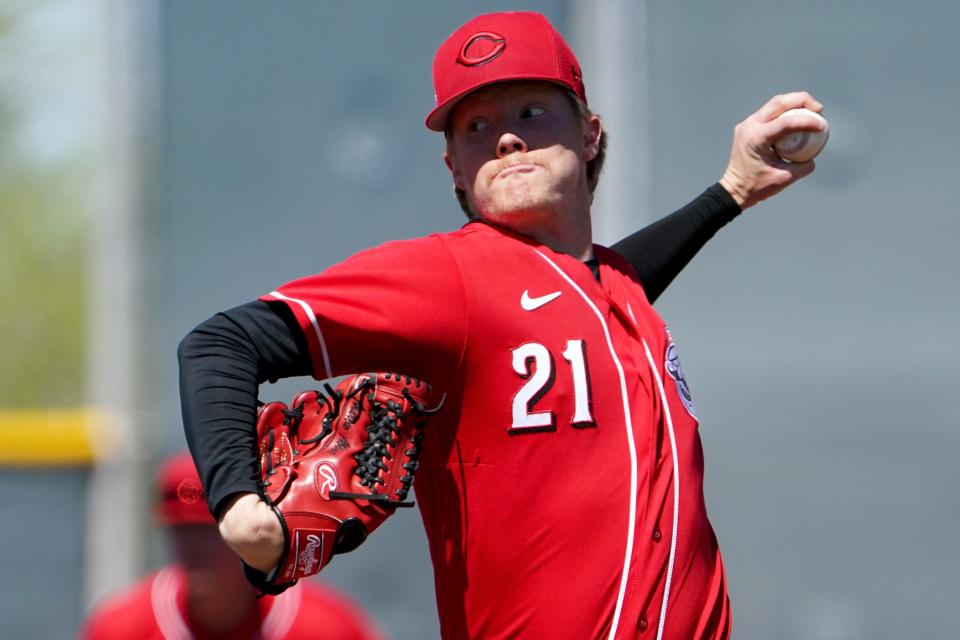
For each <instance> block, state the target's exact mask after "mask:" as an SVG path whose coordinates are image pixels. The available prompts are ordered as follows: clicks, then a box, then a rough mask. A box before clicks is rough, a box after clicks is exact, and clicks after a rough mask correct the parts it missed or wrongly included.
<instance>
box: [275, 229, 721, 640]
mask: <svg viewBox="0 0 960 640" xmlns="http://www.w3.org/2000/svg"><path fill="white" fill-rule="evenodd" d="M596 256H597V258H598V259H599V264H600V266H599V272H600V278H599V281H598V280H597V279H596V278H595V277H594V274H593V273H592V271H591V270H590V268H589V267H588V266H587V265H585V264H583V263H582V262H581V261H579V260H577V259H576V258H574V257H572V256H570V255H566V254H562V253H557V252H554V251H552V250H551V249H549V248H548V247H546V246H544V245H541V244H539V243H537V242H535V241H533V240H531V239H529V238H527V237H525V236H522V235H518V234H513V233H511V232H509V231H505V230H502V229H499V228H496V227H493V226H490V225H487V224H483V223H478V222H474V223H470V224H467V225H466V226H465V227H463V228H462V229H460V230H459V231H456V232H453V233H448V234H438V235H432V236H428V237H426V238H421V239H417V240H410V241H402V242H392V243H387V244H385V245H382V246H380V247H378V248H375V249H371V250H368V251H364V252H361V253H359V254H357V255H355V256H353V257H352V258H350V259H348V260H346V261H344V262H342V263H340V264H338V265H336V266H334V267H332V268H330V269H328V270H327V271H325V272H323V273H321V274H319V275H315V276H311V277H307V278H303V279H301V280H297V281H294V282H291V283H289V284H287V285H285V286H283V287H281V288H280V289H279V290H278V291H275V292H273V293H271V294H268V295H266V296H263V298H262V299H264V300H283V301H285V302H287V304H288V305H289V307H290V308H291V309H292V310H293V312H294V313H295V314H296V316H297V318H298V319H299V322H300V324H301V326H302V328H303V330H304V332H305V334H306V336H307V340H308V342H309V344H310V348H311V351H312V354H313V357H314V367H315V375H316V376H317V377H318V378H326V377H330V376H335V375H341V374H346V373H354V372H359V371H371V370H388V371H400V372H403V373H408V374H411V375H415V376H418V377H421V378H423V379H424V380H427V381H428V382H431V383H432V384H433V385H434V386H435V387H437V388H438V389H439V390H440V391H442V392H445V393H446V394H447V403H446V405H445V407H444V409H443V410H442V411H441V412H440V413H439V414H437V415H436V416H434V417H433V419H432V420H431V423H430V425H429V427H428V428H427V435H426V439H425V441H424V446H423V452H422V463H421V467H420V471H419V472H418V475H417V479H416V485H415V486H416V494H417V499H418V501H419V504H420V510H421V514H422V517H423V521H424V525H425V528H426V531H427V536H428V538H429V544H430V551H431V555H432V559H433V564H434V574H435V582H436V590H437V603H438V607H439V612H440V624H441V630H442V633H443V636H444V637H445V638H449V639H451V640H454V639H456V640H460V639H462V638H484V639H491V638H503V639H506V638H551V639H562V638H570V639H576V640H584V639H588V638H597V639H599V638H609V639H613V638H635V637H651V638H670V639H676V640H690V639H691V638H726V637H728V636H729V627H730V610H729V602H728V598H727V593H726V583H725V578H724V571H723V565H722V562H721V558H720V553H719V550H718V547H717V542H716V538H715V536H714V533H713V530H712V528H711V526H710V523H709V521H708V520H707V512H706V508H705V505H704V499H703V490H702V479H703V455H702V450H701V445H700V438H699V435H698V432H697V425H698V423H697V419H696V417H695V415H694V411H695V410H694V405H693V402H692V399H691V397H690V393H689V389H688V388H687V383H686V380H685V378H684V376H683V371H682V368H681V367H680V362H679V359H678V358H677V355H676V349H675V347H674V345H673V343H672V341H671V338H670V334H669V331H668V330H667V328H666V326H665V325H664V323H663V321H662V320H661V319H660V317H659V316H658V315H657V313H656V312H655V311H654V310H653V308H652V307H651V306H650V304H649V303H648V302H647V299H646V296H645V295H644V292H643V289H642V288H641V286H640V284H639V282H638V280H637V277H636V273H635V272H634V270H633V269H632V267H630V266H629V264H628V263H627V262H626V261H625V260H624V259H623V258H621V257H620V256H619V255H617V254H616V253H615V252H613V251H610V250H608V249H604V248H602V247H596Z"/></svg>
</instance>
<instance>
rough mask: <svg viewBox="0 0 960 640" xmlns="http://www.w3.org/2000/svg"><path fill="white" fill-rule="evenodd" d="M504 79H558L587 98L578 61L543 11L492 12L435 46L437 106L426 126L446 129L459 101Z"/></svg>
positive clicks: (437, 129) (585, 99)
mask: <svg viewBox="0 0 960 640" xmlns="http://www.w3.org/2000/svg"><path fill="white" fill-rule="evenodd" d="M504 80H548V81H550V82H556V83H558V84H560V85H563V86H565V87H568V88H569V89H570V90H571V91H573V92H574V93H575V94H576V95H577V96H578V97H579V98H580V99H581V100H583V102H584V103H586V102H587V93H586V90H585V89H584V87H583V77H582V74H581V72H580V63H579V62H577V58H576V56H574V55H573V51H572V50H571V49H570V47H569V46H568V45H567V43H566V42H565V41H564V39H563V37H562V36H561V35H560V34H559V33H558V32H557V30H556V29H554V28H553V25H551V24H550V22H549V21H548V20H547V19H546V18H545V17H544V16H543V15H541V14H539V13H535V12H532V11H507V12H504V13H488V14H485V15H482V16H477V17H476V18H474V19H472V20H470V21H469V22H467V23H466V24H464V25H463V26H462V27H460V28H459V29H457V30H456V31H454V32H453V33H452V34H450V37H449V38H447V39H446V40H445V41H444V42H443V44H441V45H440V48H439V49H437V55H436V57H435V58H434V59H433V88H434V91H435V96H436V101H437V106H436V107H435V108H434V110H433V111H431V112H430V114H429V115H428V116H427V120H426V123H427V128H428V129H433V130H434V131H443V130H444V129H445V128H446V125H447V116H449V115H450V110H451V109H453V107H454V105H456V104H457V102H459V101H460V100H461V99H463V98H464V97H465V96H466V95H467V94H468V93H470V92H471V91H475V90H476V89H479V88H480V87H484V86H486V85H488V84H493V83H494V82H502V81H504Z"/></svg>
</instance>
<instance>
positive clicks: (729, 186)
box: [612, 91, 823, 303]
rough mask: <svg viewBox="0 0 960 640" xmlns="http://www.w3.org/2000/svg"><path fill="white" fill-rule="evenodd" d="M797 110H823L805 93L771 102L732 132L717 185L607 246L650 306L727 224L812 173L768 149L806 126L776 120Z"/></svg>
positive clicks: (806, 164)
mask: <svg viewBox="0 0 960 640" xmlns="http://www.w3.org/2000/svg"><path fill="white" fill-rule="evenodd" d="M801 107H805V108H808V109H811V110H812V111H816V112H818V113H819V112H820V111H822V110H823V105H822V104H820V102H818V101H817V100H816V99H815V98H813V96H811V95H810V94H809V93H807V92H805V91H798V92H795V93H786V94H782V95H778V96H774V97H773V98H771V99H770V100H769V101H768V102H767V103H766V104H765V105H763V107H761V108H760V109H759V110H757V111H756V112H755V113H753V114H751V115H750V116H749V117H747V118H746V119H745V120H744V121H743V122H741V123H740V124H738V125H737V126H736V127H735V128H734V134H733V145H732V148H731V152H730V161H729V163H728V164H727V168H726V170H725V171H724V173H723V177H722V178H721V179H720V181H719V182H718V183H716V184H714V185H713V186H711V187H710V188H708V189H707V190H706V191H704V192H703V193H702V194H701V195H700V196H699V197H697V198H696V199H694V200H693V201H691V202H690V203H689V204H687V205H686V206H684V207H682V208H681V209H678V210H677V211H675V212H673V213H672V214H670V215H668V216H666V217H664V218H661V219H660V220H658V221H656V222H654V223H653V224H651V225H649V226H647V227H644V228H643V229H641V230H640V231H637V232H635V233H633V234H632V235H630V236H627V237H626V238H624V239H623V240H621V241H620V242H618V243H616V244H614V245H613V246H612V249H614V250H615V251H617V252H618V253H619V254H620V255H622V256H623V257H624V258H626V259H627V260H628V261H629V262H630V264H631V265H632V266H633V267H634V269H636V271H637V274H638V275H639V277H640V282H641V283H642V284H643V288H644V291H645V292H646V294H647V299H648V300H649V301H650V302H651V303H653V302H654V301H655V300H656V299H657V298H658V297H659V296H660V294H661V293H663V292H664V291H665V290H666V288H667V287H668V286H669V285H670V283H671V282H673V279H674V278H676V277H677V275H678V274H679V273H680V272H681V271H682V270H683V269H684V267H686V266H687V264H688V263H689V262H690V260H692V259H693V257H694V256H695V255H697V253H698V252H699V251H700V249H702V248H703V247H704V245H706V243H707V241H709V240H710V238H712V237H713V236H714V234H716V233H717V231H719V230H720V229H721V228H723V227H724V226H725V225H726V224H727V223H728V222H730V221H731V220H733V219H734V218H736V217H737V216H738V215H739V214H740V213H741V212H742V211H744V210H745V209H748V208H749V207H752V206H753V205H755V204H757V203H758V202H760V201H762V200H765V199H767V198H769V197H771V196H773V195H775V194H777V193H779V192H780V191H782V190H783V189H785V188H787V187H788V186H790V185H791V184H793V183H794V182H796V181H797V180H800V179H801V178H804V177H806V176H808V175H810V174H811V173H813V170H814V168H815V165H814V163H813V161H810V162H802V163H794V164H791V163H787V162H784V161H782V160H780V159H779V158H778V157H777V155H776V154H775V153H774V152H773V150H772V149H771V146H772V145H773V142H774V141H775V140H776V139H778V138H779V137H781V136H783V135H785V134H786V133H789V132H790V131H792V130H793V129H796V128H797V127H802V126H804V125H805V124H807V123H806V121H802V122H801V121H796V122H794V123H792V124H791V123H788V122H785V121H784V120H785V119H781V120H777V118H778V116H779V115H780V114H782V113H784V112H785V111H788V110H790V109H797V108H801Z"/></svg>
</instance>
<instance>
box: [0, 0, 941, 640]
mask: <svg viewBox="0 0 960 640" xmlns="http://www.w3.org/2000/svg"><path fill="white" fill-rule="evenodd" d="M506 8H524V9H534V10H539V11H542V12H544V13H545V14H547V16H548V17H549V18H550V19H551V21H552V22H553V23H554V24H555V25H556V26H557V27H558V28H559V29H560V30H561V31H563V32H564V33H566V34H567V35H568V36H569V38H570V40H571V42H572V44H573V45H574V48H575V50H577V51H578V53H579V55H580V57H581V61H582V63H583V66H584V68H585V69H584V72H585V79H586V83H587V91H588V95H589V96H590V98H591V106H592V107H593V108H594V109H595V110H597V111H598V112H599V113H600V114H601V115H603V116H604V117H605V120H606V125H607V128H608V130H609V131H610V133H611V157H610V161H609V162H610V166H609V168H608V173H607V174H606V175H605V176H604V180H602V181H601V186H600V192H599V195H598V198H597V202H596V216H597V224H596V227H597V232H598V236H599V237H600V239H601V240H602V241H606V242H610V241H614V240H616V239H617V238H619V237H620V236H621V235H622V234H624V233H626V232H628V231H630V230H631V229H633V228H636V227H638V226H641V225H643V224H645V223H646V222H649V221H651V220H653V219H655V218H657V217H659V216H661V215H663V214H666V213H668V212H670V211H672V210H673V209H675V208H676V207H678V206H680V205H682V204H684V203H685V202H687V201H688V200H689V199H690V198H692V197H693V196H695V195H696V194H697V193H699V191H701V190H702V189H703V188H705V187H706V186H708V185H709V184H711V183H712V182H714V181H715V180H716V179H717V178H719V176H720V174H721V173H722V171H723V168H724V166H725V163H726V159H727V154H728V152H729V144H730V138H731V135H732V128H733V126H734V124H736V123H737V122H738V121H740V120H742V119H743V118H744V117H745V116H747V115H748V114H749V113H751V112H752V111H754V110H755V109H757V108H758V107H759V106H760V105H761V104H762V103H763V102H765V101H766V100H767V99H768V98H769V97H770V96H771V95H773V94H775V93H778V92H782V91H787V90H792V89H796V88H804V89H808V90H810V91H811V92H813V93H814V94H815V95H816V96H817V97H818V98H819V99H820V100H821V101H822V102H823V103H824V104H825V105H826V109H825V114H826V115H827V117H828V118H829V119H830V121H831V125H832V132H831V140H830V143H829V145H828V147H827V150H826V151H825V152H824V154H823V155H822V156H821V157H820V158H818V161H817V163H818V170H817V172H816V174H815V175H814V176H812V177H811V178H809V179H808V180H805V181H804V182H802V183H800V184H798V185H796V186H795V187H793V188H791V189H790V190H789V191H787V192H786V193H784V194H782V195H780V196H778V197H777V198H776V199H774V200H772V201H770V202H768V203H764V204H761V205H759V206H758V207H756V208H755V209H752V210H750V211H748V212H747V213H746V214H745V215H744V216H743V217H741V218H740V219H738V220H737V221H735V222H734V223H733V224H732V225H731V226H730V227H729V228H727V229H725V230H723V231H722V232H721V233H720V234H719V235H718V236H717V237H716V238H715V239H714V240H713V241H712V242H711V244H710V245H709V246H708V247H707V248H706V249H705V250H704V251H703V252H702V253H701V254H700V255H699V256H698V257H697V258H696V260H695V262H694V263H693V264H692V265H691V266H690V267H688V269H687V270H686V271H685V272H684V273H683V274H682V275H681V276H680V277H679V278H678V279H677V281H676V282H675V284H674V285H673V286H672V288H671V289H670V290H669V291H668V292H667V293H666V294H665V295H664V296H663V298H662V299H661V301H660V302H659V303H658V309H659V311H660V312H661V314H662V315H664V317H665V318H666V319H667V321H668V322H669V323H670V325H671V328H672V330H673V334H674V336H675V338H676V340H677V342H678V346H679V348H680V351H681V353H682V354H683V358H684V366H685V370H686V371H687V376H688V380H689V381H690V383H691V386H692V390H693V392H694V397H695V399H696V401H697V403H698V408H699V414H700V416H701V420H702V425H701V433H702V437H703V440H704V446H705V449H706V456H707V459H706V464H707V467H706V472H707V477H706V486H707V498H708V505H709V507H710V511H711V518H712V520H713V523H714V526H715V529H716V531H717V535H718V537H719V539H720V544H721V548H722V549H723V551H724V554H725V558H726V564H727V571H728V578H729V585H730V593H731V599H732V601H733V607H734V629H735V631H734V637H735V638H738V639H757V640H759V639H766V638H785V639H794V638H795V639H798V640H800V639H804V640H807V639H812V640H859V639H866V638H890V639H899V638H906V637H914V638H955V637H957V636H958V635H960V623H957V622H956V620H955V616H954V609H955V607H954V603H953V600H954V597H955V595H956V593H957V592H958V587H960V585H958V580H957V578H956V576H957V575H958V573H960V554H958V552H957V550H956V548H955V547H954V546H953V539H954V538H953V536H954V535H955V531H956V530H957V528H958V525H960V510H958V506H960V505H958V500H957V498H956V495H955V492H954V487H955V486H956V485H957V484H958V479H960V477H958V476H960V474H958V471H957V467H956V464H955V462H954V457H955V452H956V451H957V450H958V445H960V431H958V410H957V408H956V403H955V401H954V399H955V397H956V396H955V395H954V394H956V393H957V391H958V381H960V364H958V362H960V359H958V356H960V341H958V340H957V338H956V336H955V330H956V326H957V319H958V318H960V313H958V312H960V309H958V306H960V304H958V296H957V289H958V287H957V277H958V275H960V273H958V272H960V257H958V254H957V251H956V249H955V248H954V244H955V240H954V238H955V237H956V236H957V234H958V232H960V220H958V217H957V216H956V215H955V211H954V210H955V206H951V205H952V204H953V203H952V200H953V199H954V198H952V196H953V191H954V183H955V182H956V179H957V169H956V165H955V163H954V156H955V150H956V149H957V148H958V146H960V133H958V127H957V125H956V123H955V118H954V117H953V111H954V109H953V106H954V105H955V104H956V103H957V102H958V99H960V85H958V83H957V81H956V79H955V76H956V72H955V70H954V68H953V67H954V66H955V64H956V61H957V60H958V59H960V45H958V38H957V30H956V25H957V24H958V23H960V7H958V6H957V5H956V4H955V3H950V2H946V1H945V0H928V1H926V2H919V3H913V4H911V5H909V6H908V5H906V4H903V3H895V2H889V1H888V0H878V1H874V2H870V3H866V2H854V1H849V2H819V1H815V2H808V3H804V4H796V3H786V2H770V1H761V0H736V1H733V2H725V3H709V2H693V3H668V2H662V1H659V0H657V1H650V2H646V3H631V2H627V1H626V0H621V1H617V0H604V1H602V2H591V3H587V2H586V1H585V0H584V1H575V0H566V1H564V0H554V1H542V2H529V3H525V4H524V5H523V6H522V7H517V6H516V5H510V4H507V3H504V2H482V3H480V2H471V3H466V2H446V3H430V2H425V1H420V0H418V1H415V2H414V1H410V2H405V3H377V2H352V3H333V2H290V3H284V4H283V5H282V6H279V5H266V4H263V3H253V2H239V3H238V2H225V1H217V2H205V3H192V2H185V1H179V2H177V1H174V2H168V3H162V4H159V3H153V2H146V1H141V2H120V1H119V0H82V1H79V2H67V1H66V0H42V1H38V2H26V1H22V2H13V1H10V0H7V1H5V2H2V3H0V56H3V58H2V59H3V64H2V65H0V92H2V93H0V100H2V102H0V107H2V110H0V116H2V118H0V127H2V128H0V136H2V147H0V161H2V163H3V172H2V175H0V207H2V219H0V220H2V227H0V266H2V269H0V285H2V298H0V300H2V306H0V314H2V315H0V327H2V329H3V331H4V335H3V338H2V350H0V354H2V360H3V367H0V372H2V373H0V375H2V376H4V377H3V384H2V385H0V387H2V388H0V399H2V407H3V408H4V409H5V411H3V412H0V439H2V444H3V450H2V454H0V463H2V466H0V486H2V488H3V491H4V495H5V497H7V499H6V500H5V501H4V506H3V510H2V512H0V513H2V517H0V540H2V541H3V545H2V550H0V566H3V567H4V573H5V575H8V576H17V578H12V577H8V579H7V580H5V586H4V587H3V588H2V596H0V620H3V621H4V623H5V631H11V637H22V638H30V637H35V638H55V637H69V636H70V635H71V633H72V632H73V629H75V627H76V625H77V624H78V622H79V619H80V617H81V616H82V615H83V612H84V610H85V608H86V607H87V606H88V605H89V603H90V602H91V601H92V600H94V599H96V598H97V597H99V596H101V595H102V594H103V593H105V592H107V591H110V590H113V589H115V588H117V587H119V586H120V585H122V584H124V583H126V582H128V581H129V580H131V579H132V578H133V577H134V576H136V575H140V574H142V573H143V572H145V571H147V570H149V569H150V568H152V567H155V566H157V564H158V563H160V562H162V561H163V559H164V557H165V550H164V548H163V545H162V541H161V540H160V539H159V537H158V536H157V535H156V534H155V533H154V532H153V529H152V528H151V526H150V523H149V518H148V514H147V510H146V508H145V507H144V505H145V504H146V503H148V502H149V484H148V479H149V477H150V476H151V474H152V466H153V464H154V463H155V462H156V461H157V460H158V459H159V458H160V457H162V456H163V455H164V454H166V453H168V452H171V451H174V450H176V449H179V448H181V447H182V446H183V436H182V432H181V429H180V424H179V405H178V398H177V388H176V362H175V357H174V351H175V348H176V344H177V342H178V340H179V339H180V338H181V337H182V336H183V335H184V333H186V332H187V331H188V330H189V329H190V328H191V327H192V326H194V325H195V324H197V323H198V322H200V321H201V320H203V319H204V318H206V317H207V316H209V315H211V314H213V313H215V312H216V311H218V310H220V309H223V308H226V307H230V306H234V305H237V304H241V303H244V302H246V301H249V300H250V299H252V298H254V297H255V296H257V295H259V294H260V293H262V292H265V291H269V290H271V289H272V288H274V287H275V286H276V285H277V284H280V283H282V282H284V281H286V280H289V279H292V278H294V277H297V276H300V275H304V274H307V273H312V272H316V271H318V270H321V269H323V268H324V267H326V266H328V265H330V264H332V263H334V262H336V261H338V260H340V259H342V258H344V257H346V256H348V255H350V254H351V253H353V252H355V251H357V250H359V249H361V248H364V247H366V246H370V245H374V244H377V243H379V242H382V241H385V240H388V239H393V238H405V237H413V236H417V235H421V234H424V233H429V232H432V231H438V230H449V229H453V228H456V227H457V226H459V225H460V224H461V223H462V218H461V214H460V213H458V209H457V207H456V203H455V201H454V200H453V197H452V193H451V190H450V183H449V179H448V177H447V175H446V170H445V168H444V166H443V163H442V160H441V153H442V140H441V138H440V136H437V135H436V134H432V133H430V132H428V131H427V130H426V129H425V128H424V127H423V125H422V120H423V117H424V115H425V113H426V112H427V111H428V110H429V108H430V106H431V102H432V88H431V84H430V82H431V81H430V63H431V59H432V56H433V52H434V50H435V48H436V46H437V45H438V44H439V42H440V41H441V40H442V39H443V38H444V37H445V36H446V35H447V34H448V33H449V32H450V31H451V30H452V29H454V28H455V27H456V26H457V25H458V24H460V23H461V22H462V21H463V20H465V19H467V18H469V17H470V16H472V15H474V14H476V13H478V12H481V11H487V10H501V9H506ZM312 384H314V383H313V382H312V381H311V380H307V379H301V380H292V381H285V382H284V383H281V384H278V385H273V386H267V387H265V388H264V389H263V393H262V395H263V398H264V399H265V400H266V399H281V400H289V397H290V396H291V394H292V393H293V392H294V391H295V390H298V389H301V388H304V387H306V386H310V385H312ZM51 406H52V407H56V408H60V409H64V410H65V411H67V413H61V414H56V415H53V414H50V413H49V412H47V411H45V410H46V409H48V408H50V407H51ZM51 417H52V418H53V419H52V420H51V419H50V418H51ZM78 433H79V434H81V435H80V436H77V435H76V434H78ZM100 433H107V434H108V435H107V436H100V437H96V436H86V435H84V434H100ZM71 434H72V435H71ZM70 438H74V440H69V439H70ZM64 441H68V444H67V446H66V449H67V450H68V452H67V453H65V454H63V456H62V457H60V458H57V457H56V456H54V455H52V454H49V453H47V455H46V456H44V455H33V454H32V453H31V452H36V451H44V450H47V451H49V447H50V444H49V443H50V442H64ZM105 445H106V446H105ZM70 452H72V453H70ZM38 532H42V533H43V535H41V534H40V533H38ZM384 566H389V567H391V570H390V571H388V572H386V573H389V574H390V575H391V576H394V577H393V578H391V579H390V580H384V579H382V576H383V575H384V573H385V571H384ZM323 578H324V579H325V580H326V581H327V582H329V583H331V584H334V585H336V586H338V587H340V588H342V589H344V590H345V591H347V592H348V593H350V594H351V595H353V596H354V597H355V598H357V599H358V600H359V601H361V602H362V603H363V604H364V606H365V607H366V608H367V609H368V611H369V612H370V613H371V614H372V615H373V616H374V617H376V618H377V619H378V620H379V621H380V622H381V625H382V626H383V627H384V628H386V629H388V630H389V631H390V633H391V637H393V638H396V639H411V640H412V639H422V638H432V637H436V636H437V623H436V613H435V606H434V600H433V593H432V579H431V571H430V566H429V560H428V557H427V552H426V544H425V540H424V535H423V531H422V527H421V525H420V522H419V518H418V517H417V515H416V514H415V513H412V512H404V513H400V514H398V515H397V516H396V517H394V518H393V519H391V520H390V521H388V523H387V524H386V525H384V527H383V528H382V529H381V531H380V532H379V533H378V534H377V535H376V536H373V537H372V538H371V539H370V540H369V541H368V542H367V543H366V544H365V545H364V547H363V548H362V549H361V550H360V551H359V552H357V553H354V554H351V555H348V556H343V557H340V558H338V560H337V561H336V562H335V563H334V564H333V565H331V567H330V568H329V570H327V571H325V572H324V575H323Z"/></svg>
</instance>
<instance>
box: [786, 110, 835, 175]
mask: <svg viewBox="0 0 960 640" xmlns="http://www.w3.org/2000/svg"><path fill="white" fill-rule="evenodd" d="M801 114H802V115H806V116H813V117H814V118H816V119H818V120H821V121H822V122H823V124H824V126H825V127H826V128H825V129H824V130H823V131H797V132H795V133H789V134H787V135H785V136H783V137H782V138H780V139H779V140H777V141H776V142H774V143H773V150H774V151H776V152H777V155H778V156H780V157H781V158H782V159H784V160H789V161H790V162H809V161H810V160H813V159H814V158H815V157H816V156H817V154H818V153H820V152H821V151H822V150H823V147H824V146H826V144H827V138H829V137H830V125H829V124H827V119H826V118H824V117H823V116H822V115H820V114H819V113H817V112H816V111H811V110H810V109H790V110H788V111H784V112H783V113H782V114H780V116H779V117H780V118H789V117H792V116H796V115H801Z"/></svg>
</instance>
